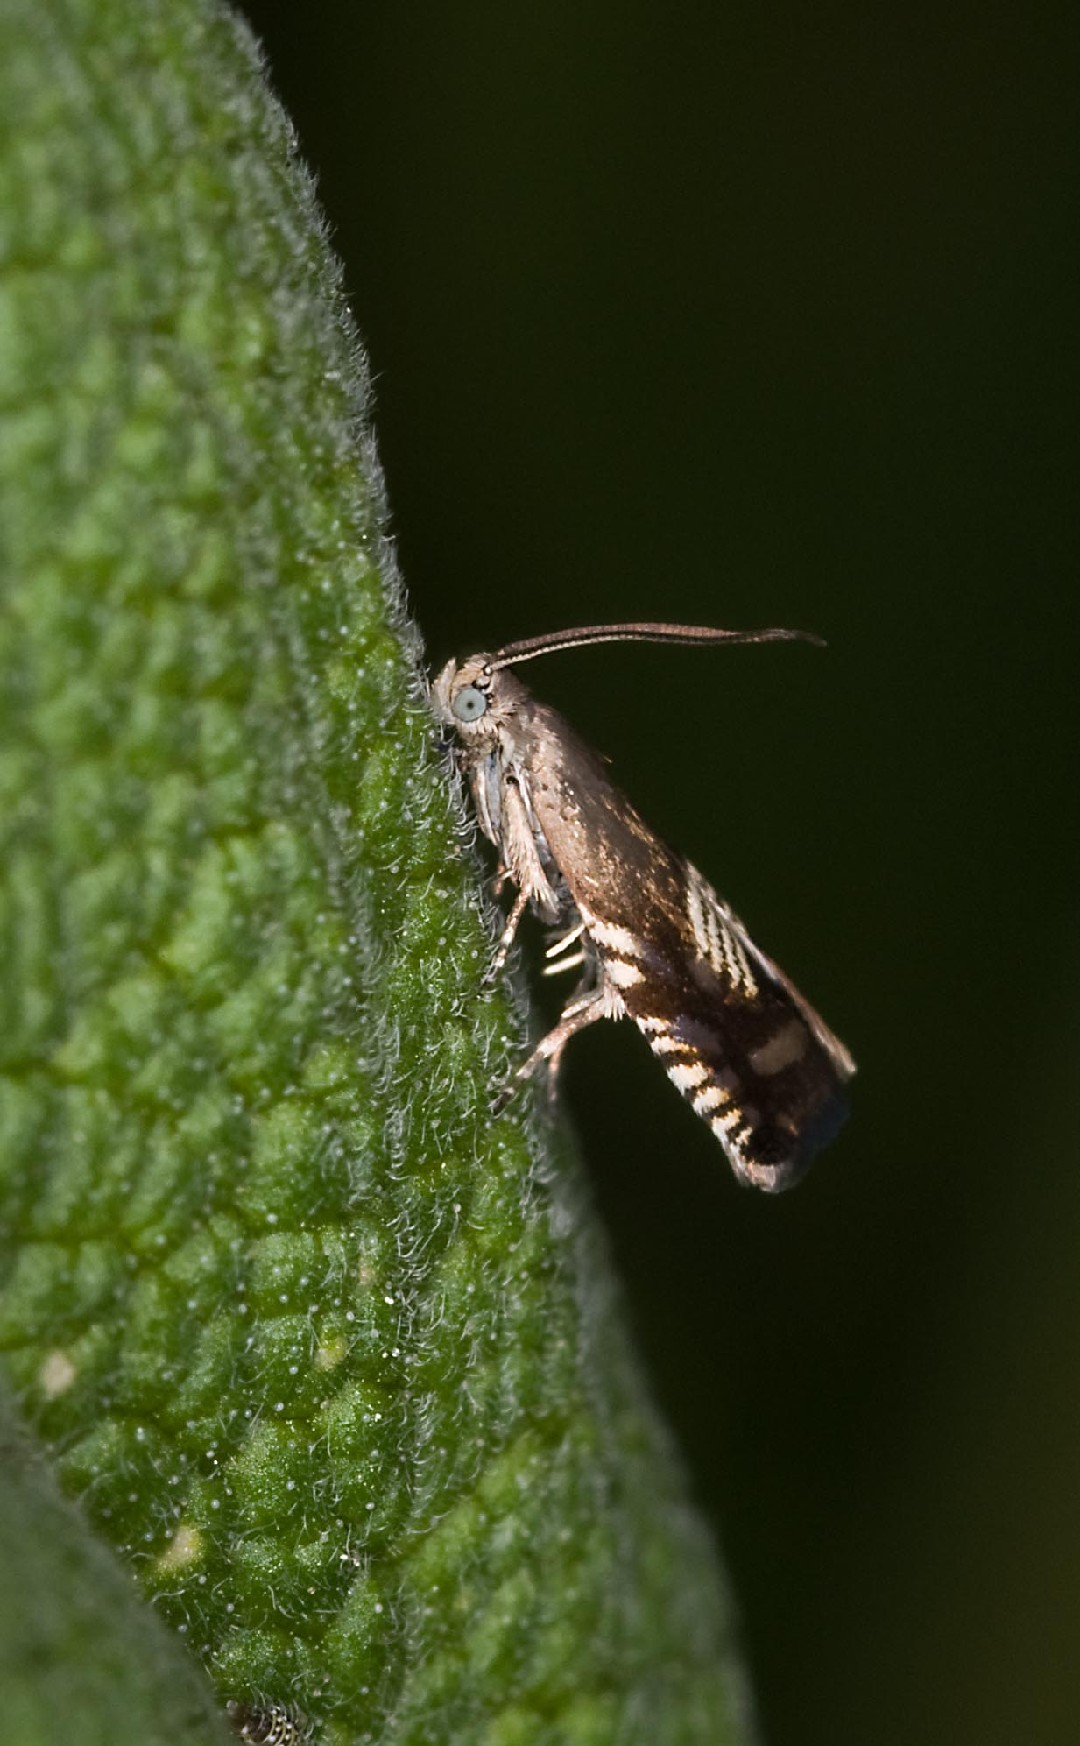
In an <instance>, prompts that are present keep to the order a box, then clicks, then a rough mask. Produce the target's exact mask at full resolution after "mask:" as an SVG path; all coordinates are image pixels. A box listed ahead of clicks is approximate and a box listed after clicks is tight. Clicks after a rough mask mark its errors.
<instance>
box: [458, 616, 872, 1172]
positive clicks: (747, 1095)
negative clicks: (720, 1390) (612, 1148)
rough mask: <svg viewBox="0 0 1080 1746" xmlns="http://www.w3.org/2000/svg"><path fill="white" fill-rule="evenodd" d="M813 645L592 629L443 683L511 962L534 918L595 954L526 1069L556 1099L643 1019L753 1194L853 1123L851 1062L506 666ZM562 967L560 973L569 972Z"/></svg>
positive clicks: (468, 667)
mask: <svg viewBox="0 0 1080 1746" xmlns="http://www.w3.org/2000/svg"><path fill="white" fill-rule="evenodd" d="M798 634H799V633H795V632H787V631H759V632H731V631H718V630H714V629H712V628H711V627H702V626H679V625H640V624H638V625H608V626H590V627H588V628H587V629H586V630H582V631H564V632H559V633H556V635H555V636H554V637H550V638H533V639H529V640H528V641H527V642H523V643H516V644H510V645H508V646H507V647H505V648H503V649H501V650H499V651H497V652H496V653H494V654H491V655H483V654H481V655H472V656H470V657H469V658H468V660H466V661H463V662H461V663H460V664H458V663H455V662H453V661H450V662H448V663H447V665H446V666H445V667H444V668H443V670H442V672H441V673H440V674H439V676H438V678H437V679H436V681H435V685H434V701H435V708H436V712H437V714H438V715H439V717H440V719H441V720H442V721H443V722H444V723H445V724H446V725H447V726H449V727H451V728H453V729H454V731H455V733H456V734H457V737H458V742H459V746H460V756H461V762H462V765H463V767H464V769H465V771H466V772H467V774H468V777H469V782H470V787H471V790H472V794H473V800H474V804H475V808H476V814H477V819H478V821H479V824H480V827H481V829H482V830H483V831H484V833H485V834H486V835H487V836H488V837H489V838H490V839H491V841H492V842H493V843H494V844H495V846H496V848H497V849H498V851H499V856H500V872H501V873H503V874H505V876H506V877H507V878H508V879H509V880H510V881H511V882H512V883H513V885H514V886H515V887H516V888H517V895H516V899H515V902H514V905H513V907H512V909H511V913H510V917H509V920H508V923H507V927H506V929H505V931H504V934H503V937H502V940H501V941H500V944H499V948H498V952H497V955H496V965H497V966H498V965H501V963H502V962H503V960H504V959H505V957H506V954H507V952H508V950H509V947H510V945H511V943H512V941H513V938H514V935H515V933H516V929H517V925H518V922H519V920H520V917H521V914H522V912H523V910H524V908H525V907H526V905H530V906H531V907H532V908H533V910H534V911H535V912H536V913H537V914H538V915H539V916H540V918H541V919H542V920H543V921H544V922H545V923H547V924H549V925H556V926H558V927H559V928H560V929H561V930H562V931H563V932H564V934H567V935H568V936H572V937H573V938H574V939H575V940H579V941H580V954H581V956H580V959H576V958H572V959H570V960H569V962H571V963H577V962H581V963H582V965H583V970H584V975H583V977H582V981H581V983H580V984H579V986H578V988H577V989H576V991H575V993H574V994H573V995H572V996H571V998H570V1000H569V1001H568V1002H567V1005H566V1007H565V1008H564V1010H563V1013H562V1016H561V1018H560V1020H559V1022H558V1024H557V1025H556V1026H555V1028H554V1029H553V1030H552V1031H551V1032H550V1033H549V1035H548V1036H546V1037H545V1038H544V1039H543V1041H542V1042H541V1043H540V1044H539V1045H538V1046H537V1048H536V1049H535V1050H534V1051H533V1053H532V1054H531V1055H530V1057H529V1058H528V1060H527V1061H526V1062H525V1063H524V1065H523V1066H522V1067H521V1068H520V1069H519V1071H518V1075H517V1078H518V1079H519V1080H520V1079H523V1078H525V1077H527V1076H528V1075H529V1074H530V1073H532V1072H533V1071H535V1069H536V1068H537V1067H539V1066H541V1065H546V1066H547V1068H548V1071H549V1085H553V1084H554V1078H555V1075H556V1073H557V1070H558V1065H559V1061H560V1059H561V1055H562V1051H563V1049H564V1048H565V1046H566V1043H567V1042H568V1041H569V1039H570V1037H572V1036H573V1035H575V1034H576V1033H577V1032H578V1031H579V1030H583V1029H584V1028H585V1027H586V1026H587V1025H589V1024H592V1023H594V1022H595V1021H596V1020H597V1019H600V1018H619V1017H622V1016H623V1015H624V1014H625V1015H628V1016H629V1017H631V1018H632V1019H633V1020H634V1022H635V1023H636V1024H637V1026H638V1028H639V1030H641V1031H642V1033H643V1034H644V1036H645V1038H646V1040H647V1041H648V1043H649V1046H650V1048H651V1049H652V1050H653V1052H654V1054H655V1055H656V1056H657V1057H658V1058H659V1060H660V1061H661V1062H662V1063H663V1065H664V1068H665V1070H666V1071H667V1073H668V1076H669V1077H670V1079H671V1080H672V1082H673V1084H674V1085H675V1086H676V1087H677V1089H678V1090H679V1091H680V1092H681V1093H682V1094H683V1096H684V1097H686V1098H687V1099H688V1100H689V1102H690V1103H691V1105H692V1106H693V1108H694V1110H695V1111H696V1112H697V1114H699V1115H700V1116H701V1117H702V1118H703V1119H704V1120H705V1121H706V1122H708V1124H709V1126H710V1128H711V1129H712V1131H713V1133H714V1134H715V1135H716V1137H717V1138H718V1139H719V1140H720V1142H721V1144H722V1146H723V1147H724V1150H725V1152H726V1154H727V1156H728V1159H729V1161H730V1162H731V1165H732V1167H733V1169H734V1170H735V1173H736V1175H737V1176H738V1177H739V1179H740V1180H741V1181H743V1182H749V1183H753V1184H754V1185H755V1186H757V1187H761V1188H765V1189H778V1188H785V1187H787V1186H789V1185H790V1184H791V1183H792V1182H794V1181H796V1180H797V1179H798V1177H799V1176H800V1175H801V1174H802V1172H803V1170H804V1169H805V1168H806V1166H807V1165H808V1164H809V1162H810V1160H811V1159H812V1158H813V1156H814V1154H815V1153H816V1152H818V1151H819V1150H820V1149H821V1147H822V1146H823V1145H825V1144H826V1143H827V1142H828V1140H830V1139H831V1138H832V1137H833V1135H834V1134H835V1133H836V1131H837V1129H838V1128H839V1127H840V1126H841V1124H842V1122H843V1120H844V1117H845V1115H846V1113H847V1105H846V1101H845V1098H844V1095H843V1089H842V1088H843V1084H844V1081H845V1080H846V1079H848V1078H849V1077H850V1075H851V1074H852V1073H853V1072H854V1063H853V1061H852V1060H851V1057H850V1055H849V1054H848V1052H847V1050H846V1049H845V1048H844V1046H843V1044H842V1043H840V1041H839V1039H838V1038H836V1037H835V1036H833V1034H832V1032H831V1031H829V1029H828V1027H827V1026H826V1025H825V1024H824V1021H823V1020H822V1019H821V1018H820V1017H819V1015H818V1014H817V1013H816V1012H815V1011H814V1009H813V1007H811V1006H810V1005H809V1003H808V1002H807V1001H806V1000H804V999H803V997H802V995H800V994H799V992H798V990H797V989H796V988H795V987H794V984H793V983H791V982H790V981H789V980H788V978H787V977H786V976H785V975H784V974H783V972H782V971H781V970H779V968H778V967H777V966H776V965H775V964H773V962H772V960H771V959H769V958H768V957H766V955H765V954H764V953H763V952H762V951H760V949H759V948H758V947H757V946H755V945H754V943H753V942H752V940H751V939H750V937H749V935H748V933H747V932H746V929H745V928H744V927H743V925H742V923H741V922H740V921H739V920H738V918H737V917H736V916H735V915H734V914H733V913H732V911H731V910H730V909H729V908H728V906H727V905H726V904H725V903H723V901H722V900H721V899H720V898H719V897H718V896H717V895H716V893H715V891H713V889H712V887H711V886H710V885H709V884H708V883H707V881H706V880H705V879H703V878H702V876H701V874H700V873H699V872H698V871H697V869H696V868H695V867H692V866H691V865H690V863H689V862H687V861H684V860H683V859H682V858H681V857H679V856H677V855H676V854H675V853H674V852H673V851H672V850H671V849H669V848H668V846H667V845H666V843H664V842H663V841H662V839H661V838H660V837H658V836H657V835H656V833H655V832H654V831H652V830H651V829H650V828H649V826H648V825H647V824H646V823H645V821H644V820H643V819H642V818H641V817H640V815H639V814H638V813H637V812H636V811H635V809H634V807H633V806H632V805H631V804H630V802H629V801H628V800H627V798H626V797H625V795H623V794H622V793H621V792H620V790H619V789H618V788H616V786H615V784H614V783H613V782H612V781H611V779H610V777H609V776H608V774H607V771H606V769H605V767H604V765H603V764H602V762H601V761H600V759H599V758H598V757H597V756H596V754H595V753H594V752H592V751H591V750H590V749H589V747H588V746H586V745H585V744H584V742H583V741H582V740H580V739H579V738H578V736H577V734H576V733H575V732H574V730H573V729H572V728H571V727H570V725H569V723H568V722H566V721H565V720H564V719H563V717H562V716H561V715H559V714H558V712H557V711H556V710H554V709H551V708H550V707H549V706H547V705H546V704H542V703H538V702H537V701H536V699H535V698H534V697H533V696H532V694H531V693H530V692H529V690H528V689H527V687H526V686H525V685H523V684H522V683H521V681H520V680H519V679H518V678H517V677H516V675H514V674H511V673H508V672H507V671H506V670H505V669H506V667H507V666H509V665H510V664H512V663H517V662H519V661H523V660H530V659H532V658H533V657H534V656H536V655H538V654H543V653H547V652H549V651H550V650H552V649H554V648H560V647H572V646H574V645H575V644H580V643H586V642H603V641H616V640H629V639H635V640H648V641H665V642H695V643H702V642H720V641H744V642H758V641H775V640H785V639H788V638H790V637H793V636H795V635H798ZM557 967H558V965H557V964H556V965H553V968H557Z"/></svg>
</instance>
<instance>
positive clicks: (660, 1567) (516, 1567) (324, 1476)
mask: <svg viewBox="0 0 1080 1746" xmlns="http://www.w3.org/2000/svg"><path fill="white" fill-rule="evenodd" d="M0 33H2V40H0V132H2V136H3V137H2V168H0V178H2V181H0V212H2V213H3V232H2V239H0V247H2V262H0V269H2V270H0V445H2V469H0V540H2V564H3V569H2V587H3V596H2V615H0V660H2V683H0V711H2V720H0V833H2V857H3V885H2V907H0V950H2V955H3V977H2V983H0V1003H2V1008H3V1011H2V1019H0V1172H2V1176H0V1187H2V1200H0V1351H2V1354H3V1360H4V1364H5V1367H6V1370H7V1372H8V1374H9V1376H10V1379H11V1380H12V1382H13V1384H14V1386H15V1388H16V1390H17V1393H18V1396H19V1398H20V1401H21V1403H22V1406H23V1409H24V1411H25V1413H26V1415H27V1416H28V1417H29V1419H30V1420H31V1421H32V1423H33V1424H34V1425H35V1426H36V1428H37V1431H38V1433H39V1434H40V1436H41V1437H42V1439H43V1440H44V1442H45V1443H46V1445H47V1446H48V1447H49V1449H50V1450H51V1451H52V1454H53V1456H54V1459H55V1463H56V1466H57V1469H58V1472H59V1475H60V1478H61V1480H62V1483H63V1485H64V1487H65V1489H66V1490H67V1491H68V1492H69V1493H71V1494H74V1495H75V1496H77V1497H79V1498H81V1500H82V1508H83V1510H84V1512H85V1513H86V1514H87V1515H88V1516H89V1518H90V1519H91V1520H92V1522H93V1523H94V1525H95V1526H96V1528H97V1529H98V1530H99V1532H100V1534H101V1535H102V1536H104V1537H105V1538H106V1539H107V1540H108V1541H110V1542H111V1544H112V1546H113V1547H114V1548H115V1550H116V1551H117V1552H118V1553H119V1554H120V1556H121V1557H122V1559H123V1560H125V1561H126V1562H127V1563H128V1565H129V1566H130V1567H131V1568H132V1569H133V1571H134V1573H135V1575H136V1577H137V1580H138V1583H139V1585H140V1586H141V1588H142V1590H143V1591H144V1593H145V1594H146V1595H147V1596H150V1597H152V1599H153V1601H154V1603H155V1604H156V1607H157V1609H158V1611H159V1613H160V1614H161V1615H163V1616H164V1618H165V1619H167V1620H168V1621H170V1622H171V1623H172V1624H173V1625H174V1626H175V1627H176V1628H177V1630H178V1631H179V1632H181V1633H183V1635H184V1637H185V1639H186V1642H187V1644H188V1645H189V1646H190V1648H191V1650H193V1651H194V1654H195V1656H196V1657H197V1658H198V1659H199V1660H200V1661H202V1662H203V1663H204V1665H205V1666H206V1668H207V1669H208V1670H209V1674H210V1677H211V1679H212V1680H213V1683H214V1685H215V1687H216V1688H217V1691H218V1694H219V1698H220V1700H221V1701H222V1702H224V1700H225V1699H232V1700H236V1701H238V1702H241V1703H248V1704H259V1705H262V1706H263V1709H264V1711H265V1714H266V1716H267V1717H270V1718H275V1719H277V1720H278V1721H281V1720H282V1718H283V1716H284V1714H285V1712H286V1711H287V1712H289V1713H290V1714H293V1715H295V1716H296V1717H298V1718H299V1717H303V1718H304V1721H303V1733H302V1736H297V1737H303V1738H305V1739H307V1740H310V1741H312V1742H316V1741H317V1742H325V1743H326V1746H344V1743H345V1742H380V1743H382V1746H391V1743H392V1746H405V1743H410V1746H412V1743H416V1746H419V1743H420V1742H453V1743H455V1746H462V1743H468V1746H472V1743H473V1742H476V1743H481V1742H483V1743H484V1746H519V1743H520V1746H524V1743H525V1742H528V1743H529V1746H536V1743H541V1746H543V1743H545V1742H547V1743H551V1746H555V1743H556V1742H558V1743H563V1742H565V1743H567V1746H575V1743H578V1742H581V1743H582V1746H586V1743H587V1746H608V1743H609V1742H616V1741H617V1742H619V1746H636V1743H638V1742H640V1743H641V1746H655V1743H657V1742H662V1743H664V1746H682V1743H686V1746H691V1743H693V1746H722V1743H724V1742H727V1741H735V1740H736V1739H739V1740H743V1739H745V1738H746V1733H745V1728H744V1723H743V1720H742V1706H741V1704H740V1702H739V1701H738V1699H739V1692H740V1690H741V1688H740V1686H739V1683H738V1679H737V1675H736V1673H735V1671H734V1670H733V1666H732V1661H731V1656H730V1651H729V1633H728V1626H727V1623H726V1618H725V1608H724V1604H723V1595H722V1589H721V1585H720V1580H719V1577H718V1574H717V1570H716V1565H715V1561H714V1557H713V1553H712V1550H711V1547H710V1546H709V1543H708V1537H707V1535H706V1533H705V1532H704V1530H703V1528H702V1526H701V1524H700V1523H699V1522H698V1521H697V1520H696V1519H695V1518H694V1516H693V1515H692V1513H691V1512H690V1511H689V1510H688V1508H687V1506H686V1503H685V1500H684V1497H683V1493H682V1486H681V1480H680V1476H679V1473H678V1470H677V1465H676V1464H675V1463H674V1462H673V1460H672V1458H671V1455H670V1453H669V1451H668V1448H667V1445H666V1443H665V1439H664V1436H663V1434H662V1432H661V1431H660V1430H659V1429H658V1428H657V1426H656V1424H655V1421H654V1419H653V1417H652V1413H651V1409H650V1407H649V1405H648V1401H647V1398H646V1397H645V1394H644V1391H643V1390H642V1387H641V1385H640V1381H639V1378H638V1375H637V1373H636V1370H635V1367H634V1364H633V1361H632V1359H631V1358H630V1357H629V1355H628V1352H627V1350H626V1346H625V1341H624V1335H623V1333H622V1331H621V1329H620V1326H619V1322H618V1316H617V1311H616V1309H615V1307H614V1306H613V1303H612V1292H611V1286H610V1280H609V1276H608V1272H607V1264H606V1260H605V1257H604V1255H603V1251H602V1246H601V1245H599V1244H598V1243H597V1241H596V1237H595V1233H594V1232H593V1230H592V1228H591V1226H590V1222H589V1215H588V1212H587V1210H586V1209H585V1207H584V1205H583V1203H582V1198H581V1196H580V1195H579V1194H578V1192H577V1190H576V1187H575V1181H576V1178H575V1174H574V1166H573V1162H572V1160H569V1159H568V1158H567V1157H566V1156H565V1155H564V1153H563V1152H560V1153H559V1155H558V1156H555V1155H554V1154H553V1150H552V1148H553V1144H554V1142H553V1140H552V1136H551V1133H550V1130H548V1129H547V1128H546V1127H544V1126H541V1125H537V1122H536V1121H535V1120H534V1119H533V1118H532V1117H530V1114H529V1109H528V1106H527V1100H521V1102H520V1103H518V1104H516V1105H514V1106H512V1107H511V1108H510V1110H509V1111H508V1112H507V1113H506V1114H505V1115H503V1116H501V1117H500V1118H499V1119H498V1120H493V1119H492V1117H491V1115H490V1113H489V1106H490V1100H491V1096H492V1089H493V1086H496V1085H498V1084H500V1083H501V1082H502V1081H503V1079H504V1077H505V1075H506V1073H507V1072H508V1070H509V1068H510V1066H511V1064H512V1062H513V1060H514V1058H515V1052H516V1051H517V1050H518V1049H519V1048H520V1045H521V1024H520V1015H515V1014H514V1013H513V1012H511V1011H510V1010H508V1008H507V1006H506V1003H505V1000H504V998H503V996H502V995H501V994H498V993H494V994H493V993H490V992H487V993H485V992H484V991H483V990H482V987H481V975H482V972H483V969H484V966H485V964H486V963H487V962H488V960H489V955H490V951H491V918H490V913H489V909H488V906H487V905H486V902H485V900H484V899H483V897H482V895H481V887H480V884H479V879H478V870H477V866H476V863H475V861H474V858H473V857H472V855H471V853H470V852H469V851H468V849H467V846H466V842H467V839H466V836H465V832H464V829H463V824H462V815H461V810H460V805H459V796H458V795H457V794H456V793H455V789H454V785H453V783H452V782H451V781H450V780H448V772H447V768H446V766H445V764H444V762H443V761H442V759H441V756H440V754H439V750H438V747H437V744H436V741H435V736H434V733H433V729H432V723H431V719H430V717H429V715H428V713H427V710H426V707H425V703H424V694H423V687H422V682H421V677H420V671H419V667H418V664H417V654H416V643H415V638H414V637H413V636H412V635H411V634H410V633H409V631H408V629H407V627H406V625H405V621H404V616H403V612H402V608H401V604H400V600H399V596H398V593H397V586H396V579H395V575H394V571H393V565H392V559H391V555H390V553H389V550H388V547H387V545H386V543H385V540H384V539H383V537H382V535H381V533H380V517H381V497H380V491H381V486H380V481H379V477H378V472H377V468H376V464H375V460H374V451H373V446H372V440H371V435H370V430H369V426H368V424H367V414H366V410H365V407H366V398H365V397H366V392H367V388H366V380H365V375H364V370H363V364H362V359H361V355H360V352H359V348H358V345H357V340H356V336H355V333H354V331H353V329H352V327H351V325H350V321H349V318H348V315H347V312H346V310H345V307H344V303H343V299H342V294H341V288H340V282H339V278H338V274H337V269H336V267H335V264H334V262H333V259H332V257H331V255H330V252H329V250H328V247H327V243H326V239H325V235H324V232H323V230H322V228H321V223H320V219H319V216H318V212H317V209H316V206H315V203H314V199H313V195H312V190H311V187H310V184H309V182H308V181H307V179H306V177H305V174H304V172H303V170H302V168H301V167H300V165H299V164H298V162H297V159H296V157H295V155H294V152H293V148H292V144H291V140H290V134H289V129H288V125H287V123H286V121H285V119H284V118H283V116H282V114H281V112H280V110H279V109H278V107H277V106H276V104H275V103H274V101H273V100H272V98H271V97H270V96H269V95H268V93H267V90H266V86H265V82H264V80H263V77H262V74H261V71H260V68H259V66H258V63H257V57H256V55H255V53H254V51H253V49H252V46H251V43H250V41H249V39H248V36H247V34H246V32H245V30H244V28H243V27H242V26H240V25H239V24H238V23H237V22H236V21H235V20H234V19H233V18H232V17H230V16H229V15H228V14H227V13H225V12H224V11H222V10H220V9H218V8H216V7H214V6H212V5H210V4H205V3H201V0H154V3H151V4H147V3H146V0H7V4H6V5H5V6H4V8H3V11H2V23H0ZM357 78H358V80H359V81H360V82H361V83H362V78H363V69H362V68H358V69H357ZM102 1604H103V1605H105V1604H107V1602H105V1601H104V1600H103V1603H102ZM151 1622H152V1621H151ZM61 1701H62V1700H61ZM176 1737H177V1738H179V1734H178V1735H177V1736H176ZM139 1738H140V1739H141V1738H142V1735H141V1734H140V1735H139Z"/></svg>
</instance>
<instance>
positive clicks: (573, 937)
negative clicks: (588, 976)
mask: <svg viewBox="0 0 1080 1746" xmlns="http://www.w3.org/2000/svg"><path fill="white" fill-rule="evenodd" d="M584 932H585V923H584V922H583V921H579V922H578V923H577V925H576V926H575V927H572V928H571V929H570V930H569V932H568V933H565V934H561V935H560V936H559V938H558V939H557V940H555V941H554V942H553V943H552V944H551V945H550V946H549V947H548V949H547V951H546V952H545V953H544V957H545V958H546V959H547V963H546V964H545V966H544V971H543V974H544V975H545V976H559V975H561V973H562V972H563V971H564V970H578V969H580V968H581V966H582V965H583V964H584V963H585V962H586V958H585V949H584V947H583V946H582V947H580V948H579V949H578V951H576V952H574V953H573V954H572V955H571V956H570V957H569V958H566V957H564V956H563V955H562V954H563V953H564V952H566V950H567V948H568V947H570V946H572V945H573V944H574V943H575V941H577V940H580V939H581V936H582V934H583V933H584Z"/></svg>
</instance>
